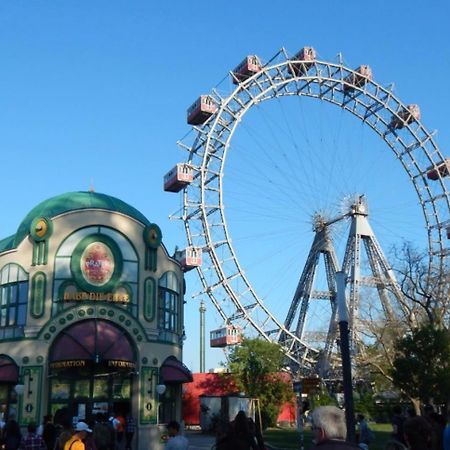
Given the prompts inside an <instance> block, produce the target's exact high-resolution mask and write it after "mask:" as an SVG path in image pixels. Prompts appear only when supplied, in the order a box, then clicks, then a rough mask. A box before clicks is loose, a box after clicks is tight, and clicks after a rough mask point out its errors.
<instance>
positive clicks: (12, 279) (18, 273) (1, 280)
mask: <svg viewBox="0 0 450 450" xmlns="http://www.w3.org/2000/svg"><path fill="white" fill-rule="evenodd" d="M27 304H28V274H27V273H26V272H25V270H23V269H22V267H20V266H19V265H18V264H13V263H11V264H7V265H6V266H4V267H3V268H2V269H1V271H0V338H13V337H21V336H23V335H24V326H25V324H26V321H27Z"/></svg>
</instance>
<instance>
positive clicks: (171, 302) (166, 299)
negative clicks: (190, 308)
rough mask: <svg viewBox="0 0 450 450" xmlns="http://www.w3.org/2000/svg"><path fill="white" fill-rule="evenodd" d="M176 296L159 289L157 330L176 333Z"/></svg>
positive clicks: (164, 289)
mask: <svg viewBox="0 0 450 450" xmlns="http://www.w3.org/2000/svg"><path fill="white" fill-rule="evenodd" d="M178 302H179V299H178V294H177V293H176V292H173V291H171V290H169V289H166V288H162V287H160V288H159V328H160V329H162V330H165V331H171V332H174V333H176V332H178V327H177V324H178Z"/></svg>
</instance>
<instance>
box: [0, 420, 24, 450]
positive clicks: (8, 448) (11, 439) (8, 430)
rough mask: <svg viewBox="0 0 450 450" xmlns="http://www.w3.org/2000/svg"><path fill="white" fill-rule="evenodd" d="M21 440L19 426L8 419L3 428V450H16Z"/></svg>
mask: <svg viewBox="0 0 450 450" xmlns="http://www.w3.org/2000/svg"><path fill="white" fill-rule="evenodd" d="M21 440H22V433H21V432H20V427H19V424H18V423H17V422H16V421H15V420H14V419H10V420H8V422H7V423H6V425H5V427H4V428H3V444H4V446H5V447H4V448H5V450H17V449H18V448H19V446H20V443H21Z"/></svg>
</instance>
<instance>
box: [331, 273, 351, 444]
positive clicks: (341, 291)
mask: <svg viewBox="0 0 450 450" xmlns="http://www.w3.org/2000/svg"><path fill="white" fill-rule="evenodd" d="M345 278H346V275H345V272H342V271H341V272H336V301H337V307H338V313H339V331H340V338H341V339H340V343H341V357H342V382H343V385H344V404H345V421H346V423H347V439H348V440H349V441H350V442H355V417H354V410H353V389H352V363H351V359H350V341H349V328H348V310H347V302H346V300H345Z"/></svg>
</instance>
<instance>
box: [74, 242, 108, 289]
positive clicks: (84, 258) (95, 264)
mask: <svg viewBox="0 0 450 450" xmlns="http://www.w3.org/2000/svg"><path fill="white" fill-rule="evenodd" d="M114 266H115V264H114V255H113V253H112V251H111V249H110V248H109V247H108V246H107V245H106V244H104V243H103V242H93V243H92V244H89V245H88V246H86V248H85V249H84V251H83V253H82V254H81V257H80V269H81V273H82V274H83V277H84V279H85V280H86V281H87V282H88V283H89V284H91V285H92V286H104V285H105V284H106V283H108V281H110V280H111V278H112V276H113V273H114Z"/></svg>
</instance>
